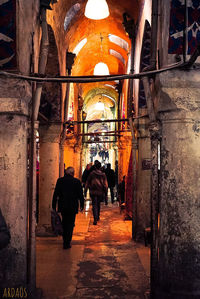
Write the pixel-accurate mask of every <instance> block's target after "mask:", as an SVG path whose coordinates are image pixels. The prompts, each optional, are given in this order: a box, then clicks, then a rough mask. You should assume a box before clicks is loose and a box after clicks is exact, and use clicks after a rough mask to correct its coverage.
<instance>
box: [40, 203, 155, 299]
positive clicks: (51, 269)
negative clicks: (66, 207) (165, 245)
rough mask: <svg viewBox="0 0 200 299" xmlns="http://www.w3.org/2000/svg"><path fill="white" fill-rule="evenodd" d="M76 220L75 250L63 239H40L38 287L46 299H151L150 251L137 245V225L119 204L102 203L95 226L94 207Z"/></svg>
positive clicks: (87, 204)
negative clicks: (134, 226)
mask: <svg viewBox="0 0 200 299" xmlns="http://www.w3.org/2000/svg"><path fill="white" fill-rule="evenodd" d="M85 207H86V208H85V211H84V212H83V213H79V214H78V215H77V218H76V223H75V228H74V234H73V238H72V248H70V249H68V250H63V249H62V239H61V238H60V237H57V238H55V237H54V238H52V237H38V238H37V251H36V256H37V287H38V288H41V289H42V290H43V297H42V298H44V299H65V298H74V299H75V298H88V299H91V298H92V299H96V298H97V299H101V298H102V299H103V298H111V299H112V298H113V299H114V298H115V299H122V298H123V299H147V298H149V290H150V289H149V288H150V284H149V283H150V280H149V279H150V248H149V247H145V246H144V243H135V242H134V241H133V240H132V237H131V235H132V233H131V230H132V223H131V221H130V220H126V221H125V220H124V214H123V213H120V209H119V206H118V203H117V202H115V203H114V205H112V204H111V203H109V205H108V206H105V205H104V203H102V204H101V207H102V211H101V216H100V221H99V222H98V225H97V226H94V225H93V224H92V223H93V217H92V213H91V202H90V201H86V205H85Z"/></svg>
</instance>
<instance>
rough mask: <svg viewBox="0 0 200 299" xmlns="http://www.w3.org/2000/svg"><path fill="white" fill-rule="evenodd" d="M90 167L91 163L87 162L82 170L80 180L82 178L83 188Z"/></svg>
mask: <svg viewBox="0 0 200 299" xmlns="http://www.w3.org/2000/svg"><path fill="white" fill-rule="evenodd" d="M91 167H92V163H89V164H87V166H86V168H85V170H84V171H83V174H82V179H81V180H82V184H83V187H84V188H85V183H86V181H87V178H88V176H89V174H90V169H91Z"/></svg>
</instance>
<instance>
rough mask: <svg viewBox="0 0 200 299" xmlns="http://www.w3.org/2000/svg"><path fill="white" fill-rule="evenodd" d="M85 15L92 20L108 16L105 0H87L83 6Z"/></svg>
mask: <svg viewBox="0 0 200 299" xmlns="http://www.w3.org/2000/svg"><path fill="white" fill-rule="evenodd" d="M85 16H86V17H87V18H88V19H92V20H102V19H105V18H107V17H108V16H109V8H108V4H107V2H106V0H88V2H87V4H86V6H85Z"/></svg>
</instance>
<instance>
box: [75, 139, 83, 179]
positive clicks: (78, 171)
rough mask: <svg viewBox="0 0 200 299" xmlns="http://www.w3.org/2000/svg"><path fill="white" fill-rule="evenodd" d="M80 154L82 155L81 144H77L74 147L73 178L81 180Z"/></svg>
mask: <svg viewBox="0 0 200 299" xmlns="http://www.w3.org/2000/svg"><path fill="white" fill-rule="evenodd" d="M81 154H82V148H81V144H80V143H78V144H76V145H75V147H74V156H75V159H74V162H75V163H74V169H75V177H76V178H78V179H80V180H81V176H82V159H81Z"/></svg>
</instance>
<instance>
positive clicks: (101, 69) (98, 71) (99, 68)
mask: <svg viewBox="0 0 200 299" xmlns="http://www.w3.org/2000/svg"><path fill="white" fill-rule="evenodd" d="M109 74H110V72H109V69H108V66H107V64H105V63H103V62H99V63H97V64H96V65H95V68H94V75H102V76H103V75H109Z"/></svg>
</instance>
